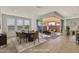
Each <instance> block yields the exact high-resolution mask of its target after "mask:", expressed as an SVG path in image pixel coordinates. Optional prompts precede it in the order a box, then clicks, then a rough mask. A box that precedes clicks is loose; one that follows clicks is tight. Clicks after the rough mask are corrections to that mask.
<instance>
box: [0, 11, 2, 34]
mask: <svg viewBox="0 0 79 59" xmlns="http://www.w3.org/2000/svg"><path fill="white" fill-rule="evenodd" d="M0 33H2V14H1V10H0Z"/></svg>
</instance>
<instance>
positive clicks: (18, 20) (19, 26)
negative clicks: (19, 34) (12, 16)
mask: <svg viewBox="0 0 79 59" xmlns="http://www.w3.org/2000/svg"><path fill="white" fill-rule="evenodd" d="M17 29H18V30H22V29H23V19H17Z"/></svg>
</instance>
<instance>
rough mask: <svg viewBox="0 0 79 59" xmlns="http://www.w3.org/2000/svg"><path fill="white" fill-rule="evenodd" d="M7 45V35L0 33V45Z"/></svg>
mask: <svg viewBox="0 0 79 59" xmlns="http://www.w3.org/2000/svg"><path fill="white" fill-rule="evenodd" d="M2 45H7V35H6V34H0V46H2Z"/></svg>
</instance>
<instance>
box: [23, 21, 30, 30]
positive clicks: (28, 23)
mask: <svg viewBox="0 0 79 59" xmlns="http://www.w3.org/2000/svg"><path fill="white" fill-rule="evenodd" d="M24 26H25V29H29V27H30V20H24Z"/></svg>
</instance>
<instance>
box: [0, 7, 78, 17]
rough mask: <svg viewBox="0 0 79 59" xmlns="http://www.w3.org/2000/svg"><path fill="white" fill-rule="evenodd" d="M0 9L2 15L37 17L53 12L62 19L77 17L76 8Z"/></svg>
mask: <svg viewBox="0 0 79 59" xmlns="http://www.w3.org/2000/svg"><path fill="white" fill-rule="evenodd" d="M0 8H1V12H2V13H5V14H12V15H19V16H24V17H32V16H39V15H43V14H46V13H49V12H53V11H57V12H58V13H60V14H61V15H63V16H64V17H79V7H78V6H73V7H72V6H0Z"/></svg>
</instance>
